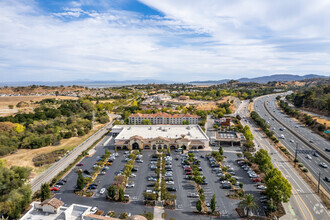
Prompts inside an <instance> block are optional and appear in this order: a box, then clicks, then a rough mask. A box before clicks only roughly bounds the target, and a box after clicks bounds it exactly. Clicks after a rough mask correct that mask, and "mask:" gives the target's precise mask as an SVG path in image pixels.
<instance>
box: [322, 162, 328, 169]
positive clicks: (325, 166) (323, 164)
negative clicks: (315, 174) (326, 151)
mask: <svg viewBox="0 0 330 220" xmlns="http://www.w3.org/2000/svg"><path fill="white" fill-rule="evenodd" d="M320 166H321V167H323V168H328V165H327V164H326V163H323V162H322V163H320Z"/></svg>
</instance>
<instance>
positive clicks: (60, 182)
mask: <svg viewBox="0 0 330 220" xmlns="http://www.w3.org/2000/svg"><path fill="white" fill-rule="evenodd" d="M64 184H65V182H63V181H62V180H60V181H58V182H57V183H56V185H64Z"/></svg>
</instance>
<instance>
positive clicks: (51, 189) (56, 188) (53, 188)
mask: <svg viewBox="0 0 330 220" xmlns="http://www.w3.org/2000/svg"><path fill="white" fill-rule="evenodd" d="M59 190H60V187H57V186H53V187H50V191H59Z"/></svg>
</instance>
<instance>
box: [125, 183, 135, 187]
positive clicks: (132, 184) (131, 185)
mask: <svg viewBox="0 0 330 220" xmlns="http://www.w3.org/2000/svg"><path fill="white" fill-rule="evenodd" d="M134 186H135V184H134V183H127V184H126V187H127V188H131V187H134Z"/></svg>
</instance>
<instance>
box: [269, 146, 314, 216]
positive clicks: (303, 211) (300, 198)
mask: <svg viewBox="0 0 330 220" xmlns="http://www.w3.org/2000/svg"><path fill="white" fill-rule="evenodd" d="M265 147H266V148H267V149H268V152H270V149H269V148H268V146H267V145H265ZM277 153H278V152H277ZM274 164H275V166H277V164H276V163H274ZM277 168H278V169H279V170H281V169H280V167H278V166H277ZM296 184H297V183H296ZM297 185H298V184H297ZM291 186H292V185H291ZM292 189H293V190H294V191H295V192H296V193H297V191H296V190H295V188H294V186H292ZM292 195H293V197H294V199H295V200H296V203H297V204H298V206H299V208H300V210H301V212H302V214H303V215H304V217H305V219H307V218H306V216H305V213H304V211H303V209H302V208H301V206H300V204H299V202H298V199H297V198H296V196H295V195H294V194H293V193H292ZM297 195H298V196H299V197H300V195H299V194H298V193H297ZM300 199H301V197H300ZM301 201H302V202H303V204H304V205H305V207H306V208H307V206H306V204H305V203H304V201H303V200H302V199H301ZM307 210H308V212H309V213H310V215H311V216H312V214H311V212H310V211H309V209H308V208H307ZM312 219H314V218H313V216H312Z"/></svg>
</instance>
